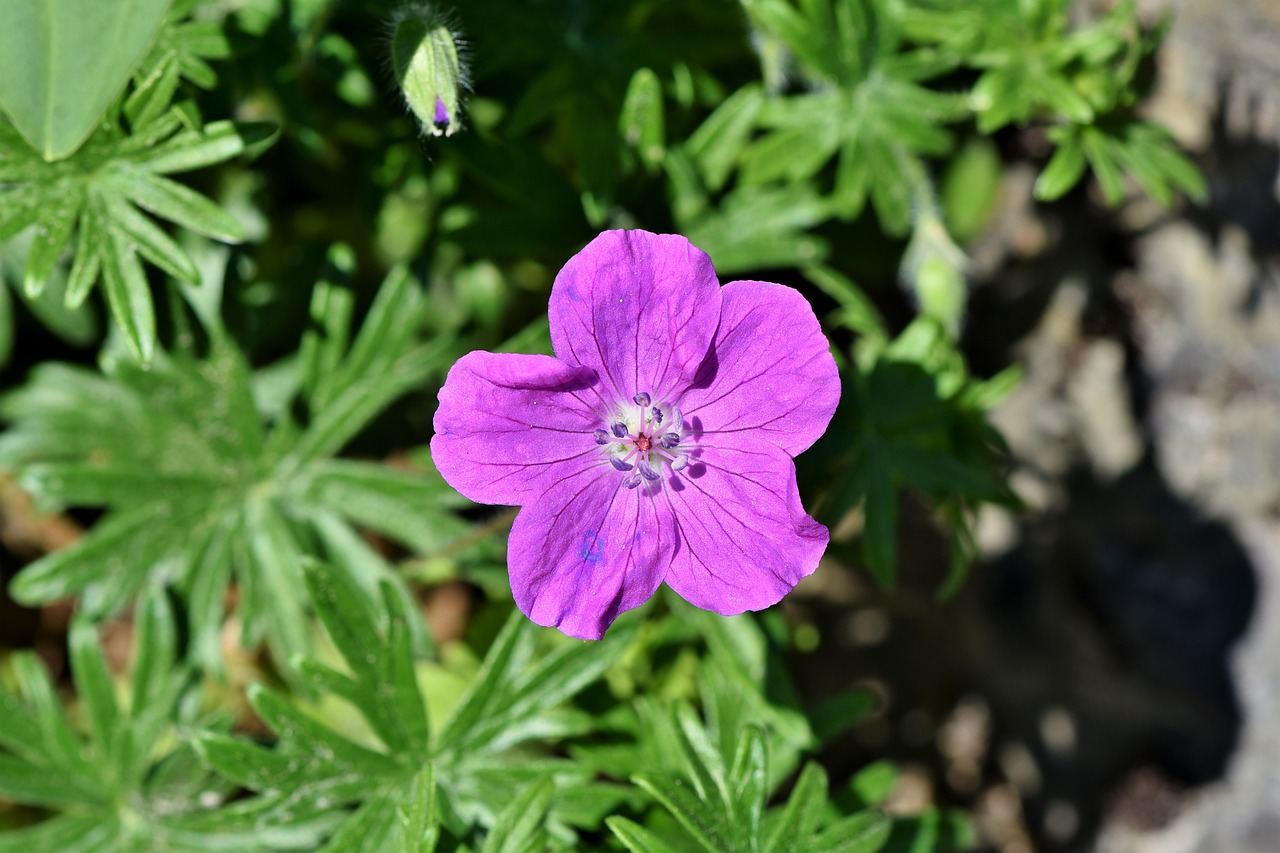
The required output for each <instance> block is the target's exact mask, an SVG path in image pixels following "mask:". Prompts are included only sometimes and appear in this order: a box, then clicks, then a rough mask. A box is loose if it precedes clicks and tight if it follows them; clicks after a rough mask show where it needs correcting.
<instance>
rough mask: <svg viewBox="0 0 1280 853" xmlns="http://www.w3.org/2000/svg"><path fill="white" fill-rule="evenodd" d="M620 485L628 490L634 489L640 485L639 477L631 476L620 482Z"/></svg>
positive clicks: (637, 475)
mask: <svg viewBox="0 0 1280 853" xmlns="http://www.w3.org/2000/svg"><path fill="white" fill-rule="evenodd" d="M622 485H624V486H626V487H627V488H628V489H634V488H635V487H636V486H638V485H640V475H639V474H632V475H631V476H630V477H628V478H627V479H625V480H623V481H622Z"/></svg>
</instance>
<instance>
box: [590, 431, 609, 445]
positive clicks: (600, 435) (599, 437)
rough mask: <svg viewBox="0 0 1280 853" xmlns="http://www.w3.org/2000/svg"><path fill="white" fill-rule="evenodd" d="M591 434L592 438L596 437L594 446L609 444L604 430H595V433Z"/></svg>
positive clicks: (607, 434) (607, 435)
mask: <svg viewBox="0 0 1280 853" xmlns="http://www.w3.org/2000/svg"><path fill="white" fill-rule="evenodd" d="M591 434H592V435H594V436H595V437H596V444H608V443H609V433H607V432H605V431H604V430H602V429H598V430H596V431H595V432H593V433H591Z"/></svg>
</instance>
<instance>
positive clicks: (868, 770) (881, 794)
mask: <svg viewBox="0 0 1280 853" xmlns="http://www.w3.org/2000/svg"><path fill="white" fill-rule="evenodd" d="M897 784H898V769H897V768H896V767H894V766H893V764H892V763H890V762H888V761H877V762H875V763H873V764H868V765H867V766H866V767H863V768H862V769H861V770H859V771H858V772H857V773H856V774H854V777H853V779H851V780H850V781H849V789H850V790H851V791H852V792H853V794H854V796H856V797H857V802H858V803H859V804H860V805H862V806H864V807H866V806H878V805H880V804H882V803H883V802H884V801H885V800H887V799H889V795H890V794H891V793H893V789H894V786H895V785H897Z"/></svg>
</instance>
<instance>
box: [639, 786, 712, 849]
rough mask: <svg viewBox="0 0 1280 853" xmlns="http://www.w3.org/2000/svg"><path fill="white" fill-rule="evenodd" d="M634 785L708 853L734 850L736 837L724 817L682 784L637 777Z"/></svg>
mask: <svg viewBox="0 0 1280 853" xmlns="http://www.w3.org/2000/svg"><path fill="white" fill-rule="evenodd" d="M632 781H633V782H635V783H636V784H637V785H639V786H640V787H641V788H643V789H644V790H645V791H647V792H648V793H649V795H650V796H652V797H653V798H654V799H655V800H657V801H658V802H659V803H661V804H662V805H663V807H664V808H666V809H667V811H669V812H671V814H672V816H674V817H675V819H676V820H677V821H679V823H680V825H681V826H683V827H684V828H685V830H687V831H688V833H689V838H690V840H692V841H694V842H695V843H696V844H698V845H699V846H700V847H701V848H702V849H703V850H705V851H707V853H722V851H725V850H732V849H734V847H733V842H732V835H731V833H730V832H729V831H728V828H727V827H726V826H725V824H724V816H723V815H722V814H718V813H716V812H715V811H714V810H712V809H708V808H707V807H706V805H704V803H703V801H702V800H701V799H700V798H699V797H698V796H696V795H695V794H694V793H693V792H692V791H690V790H689V789H688V788H686V787H684V785H683V783H682V782H681V781H678V780H673V779H664V778H662V777H658V776H651V775H649V774H644V773H641V774H637V775H636V776H633V777H632Z"/></svg>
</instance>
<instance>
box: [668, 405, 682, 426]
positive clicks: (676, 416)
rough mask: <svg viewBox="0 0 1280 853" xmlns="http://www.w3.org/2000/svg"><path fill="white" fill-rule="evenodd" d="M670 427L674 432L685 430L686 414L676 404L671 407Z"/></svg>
mask: <svg viewBox="0 0 1280 853" xmlns="http://www.w3.org/2000/svg"><path fill="white" fill-rule="evenodd" d="M670 429H671V431H672V432H684V415H683V414H681V413H680V410H679V409H677V408H675V407H674V406H672V407H671V427H670Z"/></svg>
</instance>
